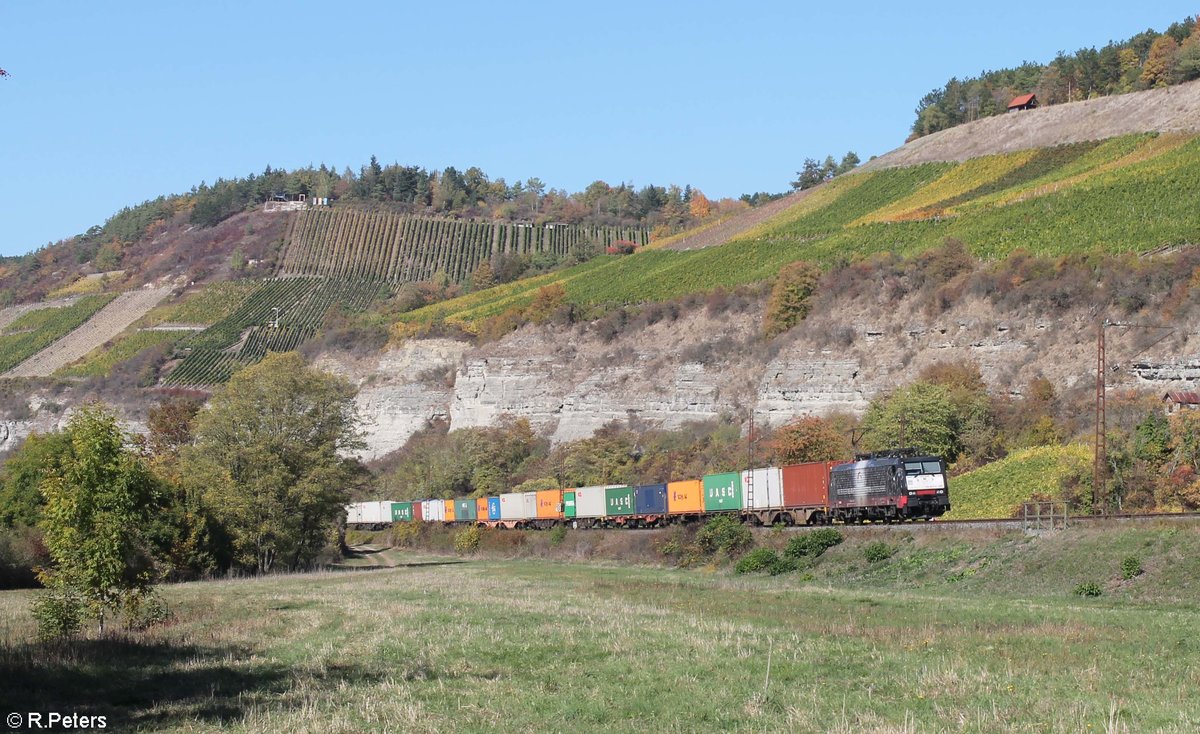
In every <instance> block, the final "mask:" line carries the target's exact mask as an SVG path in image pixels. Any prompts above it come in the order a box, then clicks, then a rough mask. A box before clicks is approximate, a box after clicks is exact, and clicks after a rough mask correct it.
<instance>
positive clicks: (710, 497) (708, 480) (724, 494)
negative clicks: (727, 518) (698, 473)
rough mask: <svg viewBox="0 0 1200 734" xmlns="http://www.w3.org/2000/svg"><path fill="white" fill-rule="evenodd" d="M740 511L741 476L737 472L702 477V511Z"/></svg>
mask: <svg viewBox="0 0 1200 734" xmlns="http://www.w3.org/2000/svg"><path fill="white" fill-rule="evenodd" d="M740 509H742V475H741V473H739V472H729V473H728V474H709V475H708V476H706V477H704V511H705V512H722V511H724V510H740Z"/></svg>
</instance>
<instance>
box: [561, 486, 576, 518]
mask: <svg viewBox="0 0 1200 734" xmlns="http://www.w3.org/2000/svg"><path fill="white" fill-rule="evenodd" d="M563 517H575V491H574V490H570V489H564V490H563Z"/></svg>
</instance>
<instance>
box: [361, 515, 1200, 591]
mask: <svg viewBox="0 0 1200 734" xmlns="http://www.w3.org/2000/svg"><path fill="white" fill-rule="evenodd" d="M699 530H700V528H699V527H698V526H692V527H672V528H663V529H651V530H571V529H565V528H564V529H559V530H550V531H544V530H543V531H537V530H529V531H524V530H497V529H487V528H481V529H478V530H477V532H478V543H477V545H475V547H474V548H466V549H465V548H464V543H463V542H462V538H461V537H460V536H461V534H462V533H464V532H472V531H470V530H464V529H457V528H449V527H426V526H421V525H412V526H410V525H407V524H406V525H404V526H402V527H398V528H396V529H394V530H385V531H380V532H377V533H361V532H351V533H349V534H348V535H347V540H348V542H350V543H352V544H354V546H355V548H356V550H355V551H352V553H351V556H350V558H348V559H347V561H346V565H347V566H348V567H357V568H361V567H371V566H376V567H392V566H402V565H408V564H409V563H410V560H411V559H412V558H414V557H418V556H422V557H423V556H428V555H430V554H434V555H443V556H447V557H450V556H454V557H457V558H459V559H463V560H467V561H470V560H477V559H493V560H494V559H530V560H532V559H549V560H554V561H562V562H588V563H601V564H606V565H607V564H612V565H618V566H652V567H654V566H657V567H664V568H666V567H679V566H684V567H687V568H690V569H693V570H694V571H695V572H696V573H701V574H712V573H724V574H734V573H736V572H735V570H734V566H735V561H736V559H737V558H738V557H740V556H742V555H744V554H745V553H747V552H749V551H750V550H751V549H752V548H770V549H773V550H776V551H777V552H780V553H783V552H784V551H786V549H787V547H788V544H789V542H791V541H792V539H793V538H795V537H797V536H799V535H801V534H804V533H809V532H812V531H811V530H809V529H782V528H778V529H775V528H756V529H753V530H752V531H751V533H750V535H751V537H752V539H753V543H752V545H751V546H746V547H742V548H740V549H738V550H737V551H735V552H732V553H728V552H724V551H721V550H716V551H715V552H713V551H706V550H705V549H704V548H702V547H701V545H700V543H698V539H697V535H698V532H699ZM837 530H838V531H839V533H840V535H841V538H842V540H841V542H840V543H838V544H836V545H834V546H832V547H830V548H829V549H828V550H826V551H825V552H823V553H821V554H820V555H819V556H816V557H811V556H807V557H802V558H800V559H799V563H798V564H797V565H798V568H797V569H796V570H795V571H792V572H790V573H788V574H786V578H787V579H788V580H789V583H795V584H806V585H817V586H827V587H831V588H881V589H895V590H905V589H921V590H923V591H925V592H933V593H938V594H940V593H944V594H946V595H951V596H958V595H964V594H966V595H971V594H999V595H1004V596H1011V597H1022V598H1024V597H1028V598H1037V597H1061V596H1063V595H1074V594H1077V593H1081V592H1082V591H1088V592H1089V593H1090V592H1091V591H1094V590H1098V591H1099V593H1100V596H1101V597H1102V598H1103V597H1109V598H1114V599H1121V600H1124V601H1134V602H1139V603H1150V604H1171V605H1174V604H1184V605H1192V604H1195V602H1196V600H1197V599H1200V520H1198V519H1195V518H1191V519H1180V518H1162V519H1143V520H1131V519H1115V520H1110V521H1088V522H1082V521H1081V522H1077V523H1069V524H1068V526H1067V528H1066V529H1065V530H1056V531H1047V532H1040V533H1029V532H1026V531H1025V530H1024V529H1023V528H1022V527H1021V526H1020V525H1008V526H1002V525H992V526H984V527H980V526H977V525H957V524H954V523H936V522H935V523H931V524H929V525H925V524H908V525H879V526H855V527H841V526H838V527H837ZM456 540H457V541H458V542H457V543H456ZM456 547H457V550H456ZM464 551H465V552H464ZM753 577H754V575H747V576H746V577H745V578H747V579H750V578H753Z"/></svg>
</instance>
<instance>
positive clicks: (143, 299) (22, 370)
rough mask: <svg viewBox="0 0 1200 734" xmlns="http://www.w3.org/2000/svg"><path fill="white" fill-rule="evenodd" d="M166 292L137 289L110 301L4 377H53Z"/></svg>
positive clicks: (97, 345) (147, 308) (158, 299)
mask: <svg viewBox="0 0 1200 734" xmlns="http://www.w3.org/2000/svg"><path fill="white" fill-rule="evenodd" d="M170 290H171V289H170V288H138V289H137V290H132V291H126V292H124V293H122V294H120V295H118V296H117V297H116V298H111V302H109V303H106V305H105V306H104V307H103V308H101V309H100V310H99V311H96V312H95V314H94V315H93V316H91V318H89V319H87V321H86V323H82V324H80V325H79V327H78V328H76V329H74V330H72V331H71V332H70V333H67V334H65V335H64V336H63V337H62V338H61V339H58V340H56V341H55V342H54V343H53V344H50V345H48V346H46V347H45V348H44V349H42V350H41V351H39V352H38V353H37V354H34V355H33V356H31V357H30V358H29V359H27V360H25V361H24V362H22V363H21V364H19V365H17V366H16V367H14V368H12V369H11V370H9V371H8V373H7V374H6V376H7V377H47V376H49V375H52V374H54V372H55V371H57V370H59V369H62V368H63V367H65V366H67V365H68V364H71V363H72V362H74V361H75V360H77V359H81V358H82V357H84V356H86V355H87V354H88V353H90V352H91V351H92V350H94V349H97V348H98V347H100V346H102V345H103V344H104V343H105V342H107V341H108V340H110V339H112V338H113V337H115V336H117V335H118V334H120V333H121V332H122V331H124V330H125V329H126V328H128V327H129V325H130V324H132V323H133V322H135V321H137V320H138V319H140V318H141V317H142V316H144V315H145V314H146V312H147V311H149V310H150V309H152V308H154V306H155V305H156V304H158V302H159V301H161V300H162V299H163V298H165V297H166V296H167V294H168V293H169V292H170ZM81 303H82V301H81Z"/></svg>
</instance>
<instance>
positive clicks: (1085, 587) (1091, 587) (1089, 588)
mask: <svg viewBox="0 0 1200 734" xmlns="http://www.w3.org/2000/svg"><path fill="white" fill-rule="evenodd" d="M1103 593H1104V590H1103V589H1101V588H1100V584H1098V583H1096V582H1095V581H1085V582H1083V583H1082V584H1079V585H1078V586H1076V587H1075V596H1100V595H1101V594H1103Z"/></svg>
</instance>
